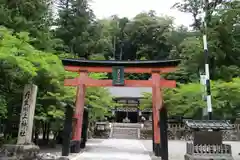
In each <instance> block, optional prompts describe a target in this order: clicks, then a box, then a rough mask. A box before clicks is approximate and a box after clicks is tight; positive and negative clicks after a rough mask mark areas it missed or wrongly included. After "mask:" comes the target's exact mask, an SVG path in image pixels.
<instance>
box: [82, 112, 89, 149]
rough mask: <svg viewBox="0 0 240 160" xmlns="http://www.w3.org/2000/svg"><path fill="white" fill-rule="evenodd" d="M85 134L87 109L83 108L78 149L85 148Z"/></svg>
mask: <svg viewBox="0 0 240 160" xmlns="http://www.w3.org/2000/svg"><path fill="white" fill-rule="evenodd" d="M87 132H88V109H87V108H84V112H83V123H82V140H81V144H80V148H85V146H86V142H87Z"/></svg>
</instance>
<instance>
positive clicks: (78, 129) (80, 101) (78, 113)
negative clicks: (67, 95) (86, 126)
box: [72, 72, 87, 153]
mask: <svg viewBox="0 0 240 160" xmlns="http://www.w3.org/2000/svg"><path fill="white" fill-rule="evenodd" d="M86 78H87V73H86V72H81V73H80V84H79V86H78V87H77V97H76V108H75V113H74V116H73V118H75V119H76V124H75V128H74V129H73V130H74V131H73V137H72V140H73V143H74V147H73V148H74V149H72V152H74V153H79V152H80V144H81V134H82V122H83V112H84V100H85V90H86V87H85V85H84V84H83V83H81V81H84V80H85V79H86Z"/></svg>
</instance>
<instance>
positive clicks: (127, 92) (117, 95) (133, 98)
mask: <svg viewBox="0 0 240 160" xmlns="http://www.w3.org/2000/svg"><path fill="white" fill-rule="evenodd" d="M107 88H108V89H109V92H110V93H111V95H112V97H114V98H113V100H114V101H115V102H116V103H117V104H120V105H121V106H118V107H116V108H115V109H113V110H112V114H113V119H112V120H113V121H114V122H118V123H122V122H123V119H125V118H126V117H127V118H128V119H129V120H130V123H138V122H140V117H141V116H144V117H145V119H146V120H151V115H152V108H149V109H144V110H140V108H139V107H140V105H141V99H143V98H144V97H143V93H151V92H152V88H150V87H107Z"/></svg>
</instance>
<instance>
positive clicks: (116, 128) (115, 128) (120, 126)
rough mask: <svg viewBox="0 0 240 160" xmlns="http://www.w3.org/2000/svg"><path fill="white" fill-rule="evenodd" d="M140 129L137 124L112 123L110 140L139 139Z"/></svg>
mask: <svg viewBox="0 0 240 160" xmlns="http://www.w3.org/2000/svg"><path fill="white" fill-rule="evenodd" d="M141 127H142V125H141V124H138V123H112V125H111V132H110V138H116V139H139V138H140V129H141Z"/></svg>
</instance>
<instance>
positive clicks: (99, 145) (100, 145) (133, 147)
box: [73, 139, 240, 160]
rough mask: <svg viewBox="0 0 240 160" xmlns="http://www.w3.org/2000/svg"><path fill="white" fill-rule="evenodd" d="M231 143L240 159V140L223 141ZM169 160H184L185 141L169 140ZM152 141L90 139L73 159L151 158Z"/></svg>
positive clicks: (239, 159)
mask: <svg viewBox="0 0 240 160" xmlns="http://www.w3.org/2000/svg"><path fill="white" fill-rule="evenodd" d="M224 143H226V144H231V145H232V154H233V157H234V160H240V156H239V155H238V153H239V148H240V142H224ZM168 145H169V160H184V154H185V153H186V142H184V141H169V143H168ZM151 153H152V141H150V140H132V139H90V140H88V142H87V147H86V151H85V152H83V153H80V154H78V155H77V156H76V158H74V159H73V160H151V158H150V156H149V154H151Z"/></svg>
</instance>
